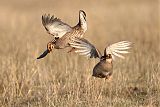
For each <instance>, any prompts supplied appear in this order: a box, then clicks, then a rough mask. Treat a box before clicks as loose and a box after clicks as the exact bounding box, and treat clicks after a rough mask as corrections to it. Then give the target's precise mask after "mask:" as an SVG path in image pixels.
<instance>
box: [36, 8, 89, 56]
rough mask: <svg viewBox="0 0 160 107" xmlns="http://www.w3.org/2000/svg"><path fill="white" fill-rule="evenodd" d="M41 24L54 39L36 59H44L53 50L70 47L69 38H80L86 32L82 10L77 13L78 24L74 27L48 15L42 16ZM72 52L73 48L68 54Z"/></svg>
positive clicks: (84, 16)
mask: <svg viewBox="0 0 160 107" xmlns="http://www.w3.org/2000/svg"><path fill="white" fill-rule="evenodd" d="M42 24H43V26H44V27H45V29H46V31H47V33H49V34H50V35H52V36H53V37H54V39H53V40H52V41H51V42H49V43H48V44H47V50H46V51H44V52H43V53H42V54H41V55H40V56H39V57H38V58H37V59H40V58H43V57H45V56H46V55H47V54H48V53H50V52H51V51H52V50H53V49H54V48H55V49H63V48H66V47H70V45H69V43H70V42H71V38H73V37H79V38H82V37H83V35H84V33H85V32H86V30H87V22H86V13H85V12H84V11H83V10H80V11H79V22H78V24H77V25H76V26H74V27H71V26H70V25H68V24H66V23H64V22H62V21H61V20H60V19H59V18H56V17H54V16H50V15H49V14H48V15H46V14H45V15H43V16H42ZM73 50H74V48H73V47H72V48H71V50H70V51H69V52H71V51H73Z"/></svg>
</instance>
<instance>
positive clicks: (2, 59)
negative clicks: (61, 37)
mask: <svg viewBox="0 0 160 107" xmlns="http://www.w3.org/2000/svg"><path fill="white" fill-rule="evenodd" d="M80 9H83V10H85V11H86V13H87V21H88V31H87V33H86V35H85V37H86V38H87V39H89V40H90V41H92V43H94V44H96V46H97V47H98V48H100V49H101V50H103V49H104V48H105V46H106V45H107V44H109V43H113V42H117V41H120V40H129V41H132V42H133V43H134V47H133V49H132V53H131V54H129V55H128V56H127V58H126V60H118V61H117V62H115V63H114V74H113V79H112V81H111V82H106V81H104V80H102V79H97V78H94V77H92V76H91V74H92V68H93V66H94V65H95V64H96V62H97V61H98V60H94V59H86V58H85V57H82V56H78V55H76V54H74V53H71V54H67V53H66V50H58V51H57V50H55V51H54V52H53V53H51V54H50V55H48V56H47V57H46V58H45V59H42V60H36V57H37V56H38V55H39V54H40V53H41V52H42V51H43V50H44V49H46V43H47V42H48V41H49V40H51V37H50V36H48V35H47V33H46V32H45V29H44V28H43V26H42V24H41V15H42V14H44V13H52V14H55V15H56V16H58V17H60V18H61V19H62V20H63V21H65V22H67V23H70V24H71V25H74V24H75V23H76V22H77V20H78V19H77V18H78V11H79V10H80ZM0 16H1V17H0V106H1V107H34V106H35V107H37V106H38V107H54V106H55V107H63V106H64V107H136V106H137V107H159V106H160V46H159V42H160V35H159V30H160V29H159V26H158V23H159V22H158V19H159V16H158V0H99V1H91V0H89V1H85V0H83V1H82V0H77V1H74V0H71V1H68V2H65V0H62V1H55V0H54V1H53V0H52V1H51V0H46V1H45V2H44V1H41V2H40V1H39V0H34V1H32V0H27V1H24V0H21V1H20V0H19V1H18V0H14V1H10V3H8V2H7V1H1V3H0ZM97 39H98V40H97Z"/></svg>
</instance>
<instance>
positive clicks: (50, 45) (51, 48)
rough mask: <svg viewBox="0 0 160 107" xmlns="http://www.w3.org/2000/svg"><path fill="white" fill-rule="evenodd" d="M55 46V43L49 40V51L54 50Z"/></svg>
mask: <svg viewBox="0 0 160 107" xmlns="http://www.w3.org/2000/svg"><path fill="white" fill-rule="evenodd" d="M53 48H54V46H53V43H52V42H49V43H48V44H47V49H48V51H49V53H50V52H51V51H52V50H53Z"/></svg>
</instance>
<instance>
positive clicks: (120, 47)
mask: <svg viewBox="0 0 160 107" xmlns="http://www.w3.org/2000/svg"><path fill="white" fill-rule="evenodd" d="M131 44H132V43H131V42H129V41H121V42H117V43H114V44H112V45H110V46H108V47H106V48H105V51H104V54H105V55H108V54H111V55H112V58H113V59H115V57H119V58H122V59H124V56H123V55H122V54H127V53H129V52H128V49H130V48H131Z"/></svg>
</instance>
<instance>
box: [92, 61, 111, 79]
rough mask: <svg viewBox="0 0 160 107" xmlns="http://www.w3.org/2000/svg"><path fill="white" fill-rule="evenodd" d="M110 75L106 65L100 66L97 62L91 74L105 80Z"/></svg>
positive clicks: (109, 68)
mask: <svg viewBox="0 0 160 107" xmlns="http://www.w3.org/2000/svg"><path fill="white" fill-rule="evenodd" d="M111 74H112V68H111V67H108V66H107V65H106V64H102V63H101V62H99V63H98V64H97V65H96V66H95V67H94V68H93V74H92V76H94V77H98V78H105V77H107V76H109V75H111Z"/></svg>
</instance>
